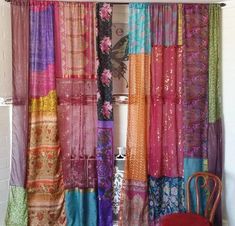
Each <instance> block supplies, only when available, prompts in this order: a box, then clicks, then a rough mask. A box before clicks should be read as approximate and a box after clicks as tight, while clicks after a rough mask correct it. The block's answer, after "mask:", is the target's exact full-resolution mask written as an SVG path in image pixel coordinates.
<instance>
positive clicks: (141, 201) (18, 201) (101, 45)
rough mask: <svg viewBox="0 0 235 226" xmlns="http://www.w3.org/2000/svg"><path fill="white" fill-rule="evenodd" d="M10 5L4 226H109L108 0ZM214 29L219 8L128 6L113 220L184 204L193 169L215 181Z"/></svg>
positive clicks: (148, 221) (155, 217) (150, 219)
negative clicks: (124, 119) (124, 127)
mask: <svg viewBox="0 0 235 226" xmlns="http://www.w3.org/2000/svg"><path fill="white" fill-rule="evenodd" d="M11 10H12V40H13V41H12V48H13V113H12V120H13V129H12V169H11V179H10V194H9V202H8V209H7V215H6V225H7V226H24V225H25V226H26V225H71V226H73V225H76V226H93V225H94V226H95V225H100V226H111V225H113V207H112V205H113V203H112V201H113V181H114V170H113V169H114V151H113V143H114V142H113V139H114V138H113V129H114V128H113V101H112V89H113V84H112V70H113V66H112V45H111V43H112V5H111V4H108V3H98V4H94V3H75V2H73V3H71V2H70V3H69V2H45V1H30V2H28V1H26V0H25V1H20V0H13V1H11ZM220 32H221V30H220V6H219V5H207V4H148V3H130V4H129V37H128V39H129V40H128V41H127V39H125V43H127V42H128V45H129V48H128V51H129V81H128V85H129V101H128V102H129V105H128V131H127V144H126V161H125V164H126V165H125V170H124V171H125V173H124V178H123V182H122V184H123V186H122V191H121V201H120V212H119V213H118V211H117V208H116V209H115V208H114V209H115V211H117V212H116V213H115V216H116V215H119V222H118V223H119V225H120V226H132V225H133V226H139V225H141V226H147V225H151V226H155V225H156V226H157V225H158V221H159V218H160V217H161V216H162V215H166V214H171V213H175V212H183V211H185V201H186V200H185V183H186V181H187V179H188V177H189V176H191V175H192V174H193V173H194V172H197V171H210V172H212V173H215V174H217V175H218V176H219V177H220V178H221V176H222V110H221V75H220ZM123 162H124V161H123ZM121 179H122V178H121ZM206 195H207V194H202V197H201V198H202V199H204V198H205V197H206ZM194 204H195V203H194ZM203 208H204V206H203V205H202V209H201V211H203ZM215 225H216V226H221V209H218V212H217V215H216V220H215Z"/></svg>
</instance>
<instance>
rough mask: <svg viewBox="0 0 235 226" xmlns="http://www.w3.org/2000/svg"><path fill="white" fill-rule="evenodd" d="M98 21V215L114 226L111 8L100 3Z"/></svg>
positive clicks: (102, 221) (102, 222)
mask: <svg viewBox="0 0 235 226" xmlns="http://www.w3.org/2000/svg"><path fill="white" fill-rule="evenodd" d="M96 17H97V20H98V21H97V26H98V27H97V28H98V35H97V52H98V64H99V65H98V73H97V75H98V77H97V86H98V90H97V108H98V109H97V114H98V120H99V121H98V129H97V136H98V138H97V139H98V140H97V151H96V160H97V177H98V208H99V210H98V212H99V222H98V224H99V225H100V226H112V225H113V213H112V190H113V187H112V183H113V170H114V153H113V106H112V90H113V84H112V63H111V50H112V5H111V4H109V3H98V4H97V8H96Z"/></svg>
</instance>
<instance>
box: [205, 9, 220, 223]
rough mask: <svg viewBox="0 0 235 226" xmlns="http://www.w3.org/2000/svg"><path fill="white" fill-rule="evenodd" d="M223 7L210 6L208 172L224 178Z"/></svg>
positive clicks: (218, 218) (217, 219)
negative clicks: (221, 69)
mask: <svg viewBox="0 0 235 226" xmlns="http://www.w3.org/2000/svg"><path fill="white" fill-rule="evenodd" d="M220 23H221V7H220V6H218V5H210V6H209V81H208V83H209V99H208V101H209V127H208V171H209V172H211V173H214V174H216V175H217V176H218V177H220V179H221V178H222V162H223V143H222V142H223V141H222V139H223V137H222V134H223V131H222V107H221V103H222V94H221V88H222V85H221V80H222V78H221V71H220V66H221V59H220V56H221V54H220V52H221V50H220V48H221V46H220V43H221V24H220ZM214 225H215V226H220V225H222V216H221V204H220V206H219V208H218V210H217V212H216V216H215V223H214Z"/></svg>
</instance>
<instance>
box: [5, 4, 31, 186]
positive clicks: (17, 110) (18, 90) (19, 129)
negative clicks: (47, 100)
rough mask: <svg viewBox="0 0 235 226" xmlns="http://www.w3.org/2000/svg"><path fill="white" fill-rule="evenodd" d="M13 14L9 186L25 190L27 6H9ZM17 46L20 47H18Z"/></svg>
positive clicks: (27, 65)
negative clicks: (20, 187)
mask: <svg viewBox="0 0 235 226" xmlns="http://www.w3.org/2000/svg"><path fill="white" fill-rule="evenodd" d="M11 14H12V65H13V67H12V74H13V111H12V123H13V128H12V167H11V178H10V185H12V186H22V187H24V186H25V178H26V153H27V142H28V67H29V64H28V52H29V44H28V43H29V6H28V4H22V5H21V4H15V3H12V4H11ZM19 43H20V45H19Z"/></svg>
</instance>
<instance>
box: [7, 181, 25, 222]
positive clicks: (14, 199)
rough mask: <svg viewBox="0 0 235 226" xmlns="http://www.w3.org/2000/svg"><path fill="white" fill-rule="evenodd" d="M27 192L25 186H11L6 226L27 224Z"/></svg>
mask: <svg viewBox="0 0 235 226" xmlns="http://www.w3.org/2000/svg"><path fill="white" fill-rule="evenodd" d="M27 208H28V207H27V192H26V190H25V189H24V188H21V187H16V186H10V194H9V201H8V207H7V213H6V219H5V223H6V226H27V225H28V210H27Z"/></svg>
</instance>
